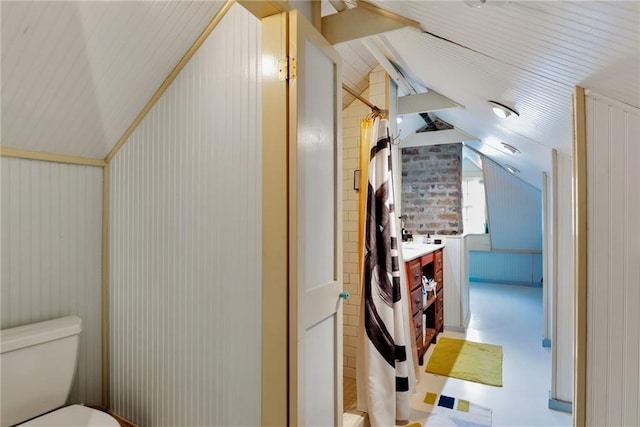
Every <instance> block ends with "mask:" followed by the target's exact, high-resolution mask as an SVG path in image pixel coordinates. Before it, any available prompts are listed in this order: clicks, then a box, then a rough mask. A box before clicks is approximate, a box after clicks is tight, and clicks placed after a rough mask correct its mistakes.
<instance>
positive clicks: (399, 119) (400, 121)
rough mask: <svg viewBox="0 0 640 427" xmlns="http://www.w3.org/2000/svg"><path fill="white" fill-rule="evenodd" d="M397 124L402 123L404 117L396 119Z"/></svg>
mask: <svg viewBox="0 0 640 427" xmlns="http://www.w3.org/2000/svg"><path fill="white" fill-rule="evenodd" d="M396 123H398V124H400V123H402V116H398V117H396Z"/></svg>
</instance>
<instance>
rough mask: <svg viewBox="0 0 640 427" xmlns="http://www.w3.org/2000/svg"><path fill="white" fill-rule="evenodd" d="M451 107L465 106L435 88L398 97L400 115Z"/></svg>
mask: <svg viewBox="0 0 640 427" xmlns="http://www.w3.org/2000/svg"><path fill="white" fill-rule="evenodd" d="M449 108H464V106H462V105H460V104H458V103H457V102H455V101H453V100H451V99H449V98H447V97H446V96H444V95H441V94H439V93H438V92H435V91H433V90H429V92H426V93H419V94H415V95H407V96H400V97H398V115H403V114H414V113H429V112H433V111H440V110H447V109H449Z"/></svg>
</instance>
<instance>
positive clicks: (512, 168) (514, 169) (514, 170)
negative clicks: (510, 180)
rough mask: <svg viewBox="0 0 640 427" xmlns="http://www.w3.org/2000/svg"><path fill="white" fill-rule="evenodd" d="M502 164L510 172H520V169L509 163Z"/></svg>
mask: <svg viewBox="0 0 640 427" xmlns="http://www.w3.org/2000/svg"><path fill="white" fill-rule="evenodd" d="M504 166H505V167H506V168H507V170H508V171H509V172H511V173H520V170H519V169H518V168H516V167H514V166H511V165H504Z"/></svg>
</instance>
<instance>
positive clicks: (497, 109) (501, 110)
mask: <svg viewBox="0 0 640 427" xmlns="http://www.w3.org/2000/svg"><path fill="white" fill-rule="evenodd" d="M489 104H491V108H493V113H494V114H495V115H496V116H498V117H502V118H503V119H506V118H507V117H509V116H511V115H513V114H515V115H516V116H520V114H518V112H517V111H516V110H514V109H513V108H509V107H507V106H506V105H504V104H501V103H499V102H496V101H489Z"/></svg>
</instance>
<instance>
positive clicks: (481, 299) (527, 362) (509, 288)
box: [345, 283, 572, 427]
mask: <svg viewBox="0 0 640 427" xmlns="http://www.w3.org/2000/svg"><path fill="white" fill-rule="evenodd" d="M470 293H471V320H470V322H469V327H468V329H467V332H466V334H463V333H457V332H449V331H445V333H444V334H443V335H442V336H447V337H451V338H464V339H467V340H470V341H477V342H484V343H488V344H498V345H501V346H502V347H503V384H504V386H503V387H492V386H488V385H484V384H478V383H474V382H470V381H463V380H458V379H455V378H448V377H440V376H437V375H432V374H428V373H425V372H424V367H425V366H426V363H427V362H428V360H429V357H430V356H431V353H432V352H433V348H434V346H433V345H432V346H430V348H429V349H428V351H427V354H426V355H425V365H424V366H423V367H422V368H421V372H422V376H421V380H420V382H419V383H418V386H417V393H416V394H414V395H413V396H412V397H411V406H412V408H413V409H412V410H413V416H412V420H415V419H419V418H421V417H420V410H421V409H425V404H424V403H422V400H423V399H424V396H425V393H426V392H427V391H431V392H435V393H438V394H445V395H449V396H453V397H456V398H460V399H466V400H468V401H470V402H472V403H475V404H478V405H481V406H485V407H488V408H491V409H492V411H493V426H545V427H551V426H558V427H562V426H570V425H571V424H572V419H571V414H568V413H564V412H559V411H553V410H551V409H549V408H548V397H549V390H550V388H551V351H550V349H548V348H543V347H542V345H541V343H542V337H541V331H542V289H540V288H533V287H526V286H514V285H496V284H487V283H472V284H471V287H470ZM349 386H350V383H349ZM353 387H354V388H355V383H354V384H353ZM346 396H347V393H345V398H346ZM345 408H346V405H345ZM426 408H428V406H427V407H426Z"/></svg>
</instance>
